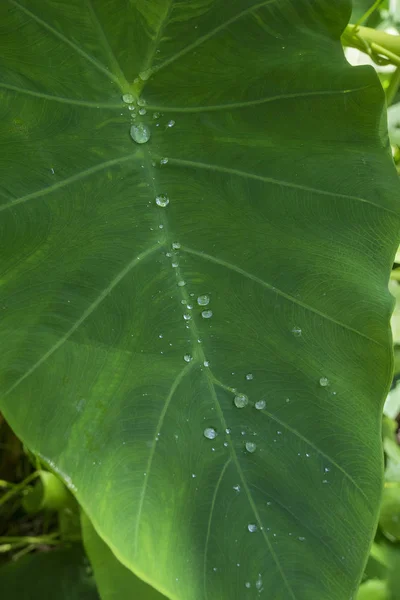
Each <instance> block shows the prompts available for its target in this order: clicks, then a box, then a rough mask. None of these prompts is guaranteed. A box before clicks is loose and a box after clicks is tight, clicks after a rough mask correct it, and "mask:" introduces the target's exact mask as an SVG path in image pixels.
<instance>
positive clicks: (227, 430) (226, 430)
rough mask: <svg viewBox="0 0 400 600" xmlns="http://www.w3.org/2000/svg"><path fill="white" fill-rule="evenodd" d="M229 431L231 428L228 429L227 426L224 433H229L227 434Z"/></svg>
mask: <svg viewBox="0 0 400 600" xmlns="http://www.w3.org/2000/svg"><path fill="white" fill-rule="evenodd" d="M230 432H231V430H230V429H229V428H228V427H227V428H226V429H225V433H226V434H227V435H229V434H230Z"/></svg>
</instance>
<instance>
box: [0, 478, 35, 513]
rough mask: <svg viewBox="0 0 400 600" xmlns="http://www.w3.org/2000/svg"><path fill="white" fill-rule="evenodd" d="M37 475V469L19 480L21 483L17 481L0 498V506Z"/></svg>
mask: <svg viewBox="0 0 400 600" xmlns="http://www.w3.org/2000/svg"><path fill="white" fill-rule="evenodd" d="M38 475H39V473H38V472H37V471H35V472H34V473H31V474H30V475H28V477H26V478H25V479H24V480H23V481H21V483H18V484H17V485H15V486H14V487H13V488H12V489H11V490H10V491H9V492H7V493H6V494H4V496H2V497H1V498H0V507H1V506H3V504H5V503H6V502H8V501H9V500H10V499H11V498H13V496H15V495H16V494H18V493H19V492H21V491H22V490H23V489H24V488H25V487H26V486H27V485H28V484H29V483H31V482H32V481H33V480H34V479H36V477H38Z"/></svg>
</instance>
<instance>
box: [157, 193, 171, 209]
mask: <svg viewBox="0 0 400 600" xmlns="http://www.w3.org/2000/svg"><path fill="white" fill-rule="evenodd" d="M156 204H157V206H161V207H162V208H165V207H166V206H168V204H169V198H168V196H167V194H159V195H158V196H156Z"/></svg>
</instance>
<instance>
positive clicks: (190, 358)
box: [183, 354, 193, 363]
mask: <svg viewBox="0 0 400 600" xmlns="http://www.w3.org/2000/svg"><path fill="white" fill-rule="evenodd" d="M183 360H184V361H185V362H187V363H189V362H190V361H192V360H193V356H191V354H185V356H184V357H183Z"/></svg>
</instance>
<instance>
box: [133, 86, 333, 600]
mask: <svg viewBox="0 0 400 600" xmlns="http://www.w3.org/2000/svg"><path fill="white" fill-rule="evenodd" d="M122 100H123V102H124V103H125V104H127V105H128V109H129V110H130V111H131V113H132V114H131V116H132V121H133V123H132V125H131V128H130V136H131V138H132V139H133V141H134V142H136V143H137V144H145V143H147V142H148V141H149V139H150V137H151V131H150V128H149V127H148V126H147V125H146V124H145V123H143V122H139V121H138V122H135V121H136V118H137V114H138V115H140V116H144V115H145V114H146V113H147V110H146V108H145V104H146V103H145V101H144V100H143V99H140V98H139V99H138V100H137V102H136V104H135V98H134V96H133V95H132V94H124V95H123V96H122ZM159 117H160V113H154V114H153V118H154V119H158V118H159ZM174 125H175V121H173V120H170V121H169V122H168V123H167V127H169V128H171V127H173V126H174ZM156 126H159V123H156ZM160 163H161V164H162V165H165V164H167V163H168V158H166V157H165V158H162V159H161V160H160ZM169 202H170V199H169V197H168V195H167V194H166V193H160V194H157V196H156V197H155V203H156V205H157V206H159V207H160V208H165V207H167V206H168V204H169ZM174 246H175V248H179V247H180V244H178V243H176V244H174V245H173V247H174ZM172 266H178V263H177V262H175V263H173V264H172ZM184 285H185V282H184V281H179V282H178V286H184ZM209 302H210V297H209V296H208V295H207V294H202V295H200V296H198V298H197V304H198V305H199V306H200V307H202V308H203V310H202V312H201V316H202V318H203V319H210V318H211V317H212V316H213V312H212V310H210V309H209V308H204V307H207V306H208V304H209ZM190 308H192V306H191V305H187V309H188V310H190ZM184 319H185V320H186V321H189V320H190V319H191V315H190V313H185V314H184ZM292 334H293V335H294V336H295V337H301V336H302V330H301V328H300V327H298V326H295V327H293V329H292ZM183 359H184V361H185V362H188V363H189V362H191V361H192V356H191V355H190V354H185V355H184V357H183ZM204 366H207V367H208V366H209V362H208V361H204ZM252 379H253V375H252V374H251V373H248V374H247V375H246V380H248V381H250V380H252ZM319 385H320V386H321V387H323V388H326V387H328V386H329V380H328V378H327V377H321V378H320V379H319ZM233 403H234V405H235V407H236V408H238V409H243V408H245V407H246V406H248V404H249V398H248V396H247V395H246V394H242V393H236V394H235V396H234V399H233ZM254 408H255V409H256V410H260V411H262V410H264V409H265V408H266V401H265V400H263V399H261V400H257V401H256V402H255V403H254ZM226 433H227V434H229V433H230V429H226ZM279 433H281V432H278V434H279ZM203 435H204V437H205V438H207V439H209V440H214V439H215V438H216V437H217V435H218V432H217V430H216V429H215V428H214V427H206V428H205V429H204V432H203ZM224 445H225V446H227V443H225V444H224ZM245 450H246V451H247V452H248V453H250V454H253V453H254V452H255V451H256V450H257V445H256V443H255V442H250V441H247V442H245ZM329 470H330V469H329V468H328V467H326V468H325V473H327V472H329ZM192 477H196V475H195V474H193V475H192ZM323 483H328V481H327V480H324V481H323ZM233 489H234V490H235V491H236V492H237V493H239V492H240V490H241V488H240V485H239V484H236V485H234V486H233ZM247 529H248V531H249V532H250V533H255V532H256V531H257V530H258V526H257V524H255V523H249V524H248V525H247ZM298 539H299V540H300V541H304V539H305V538H303V537H299V538H298ZM245 587H246V588H250V587H251V583H250V582H246V583H245ZM255 587H256V589H257V590H258V591H262V589H263V588H262V579H261V575H260V576H259V578H258V579H257V581H256V584H255Z"/></svg>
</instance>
